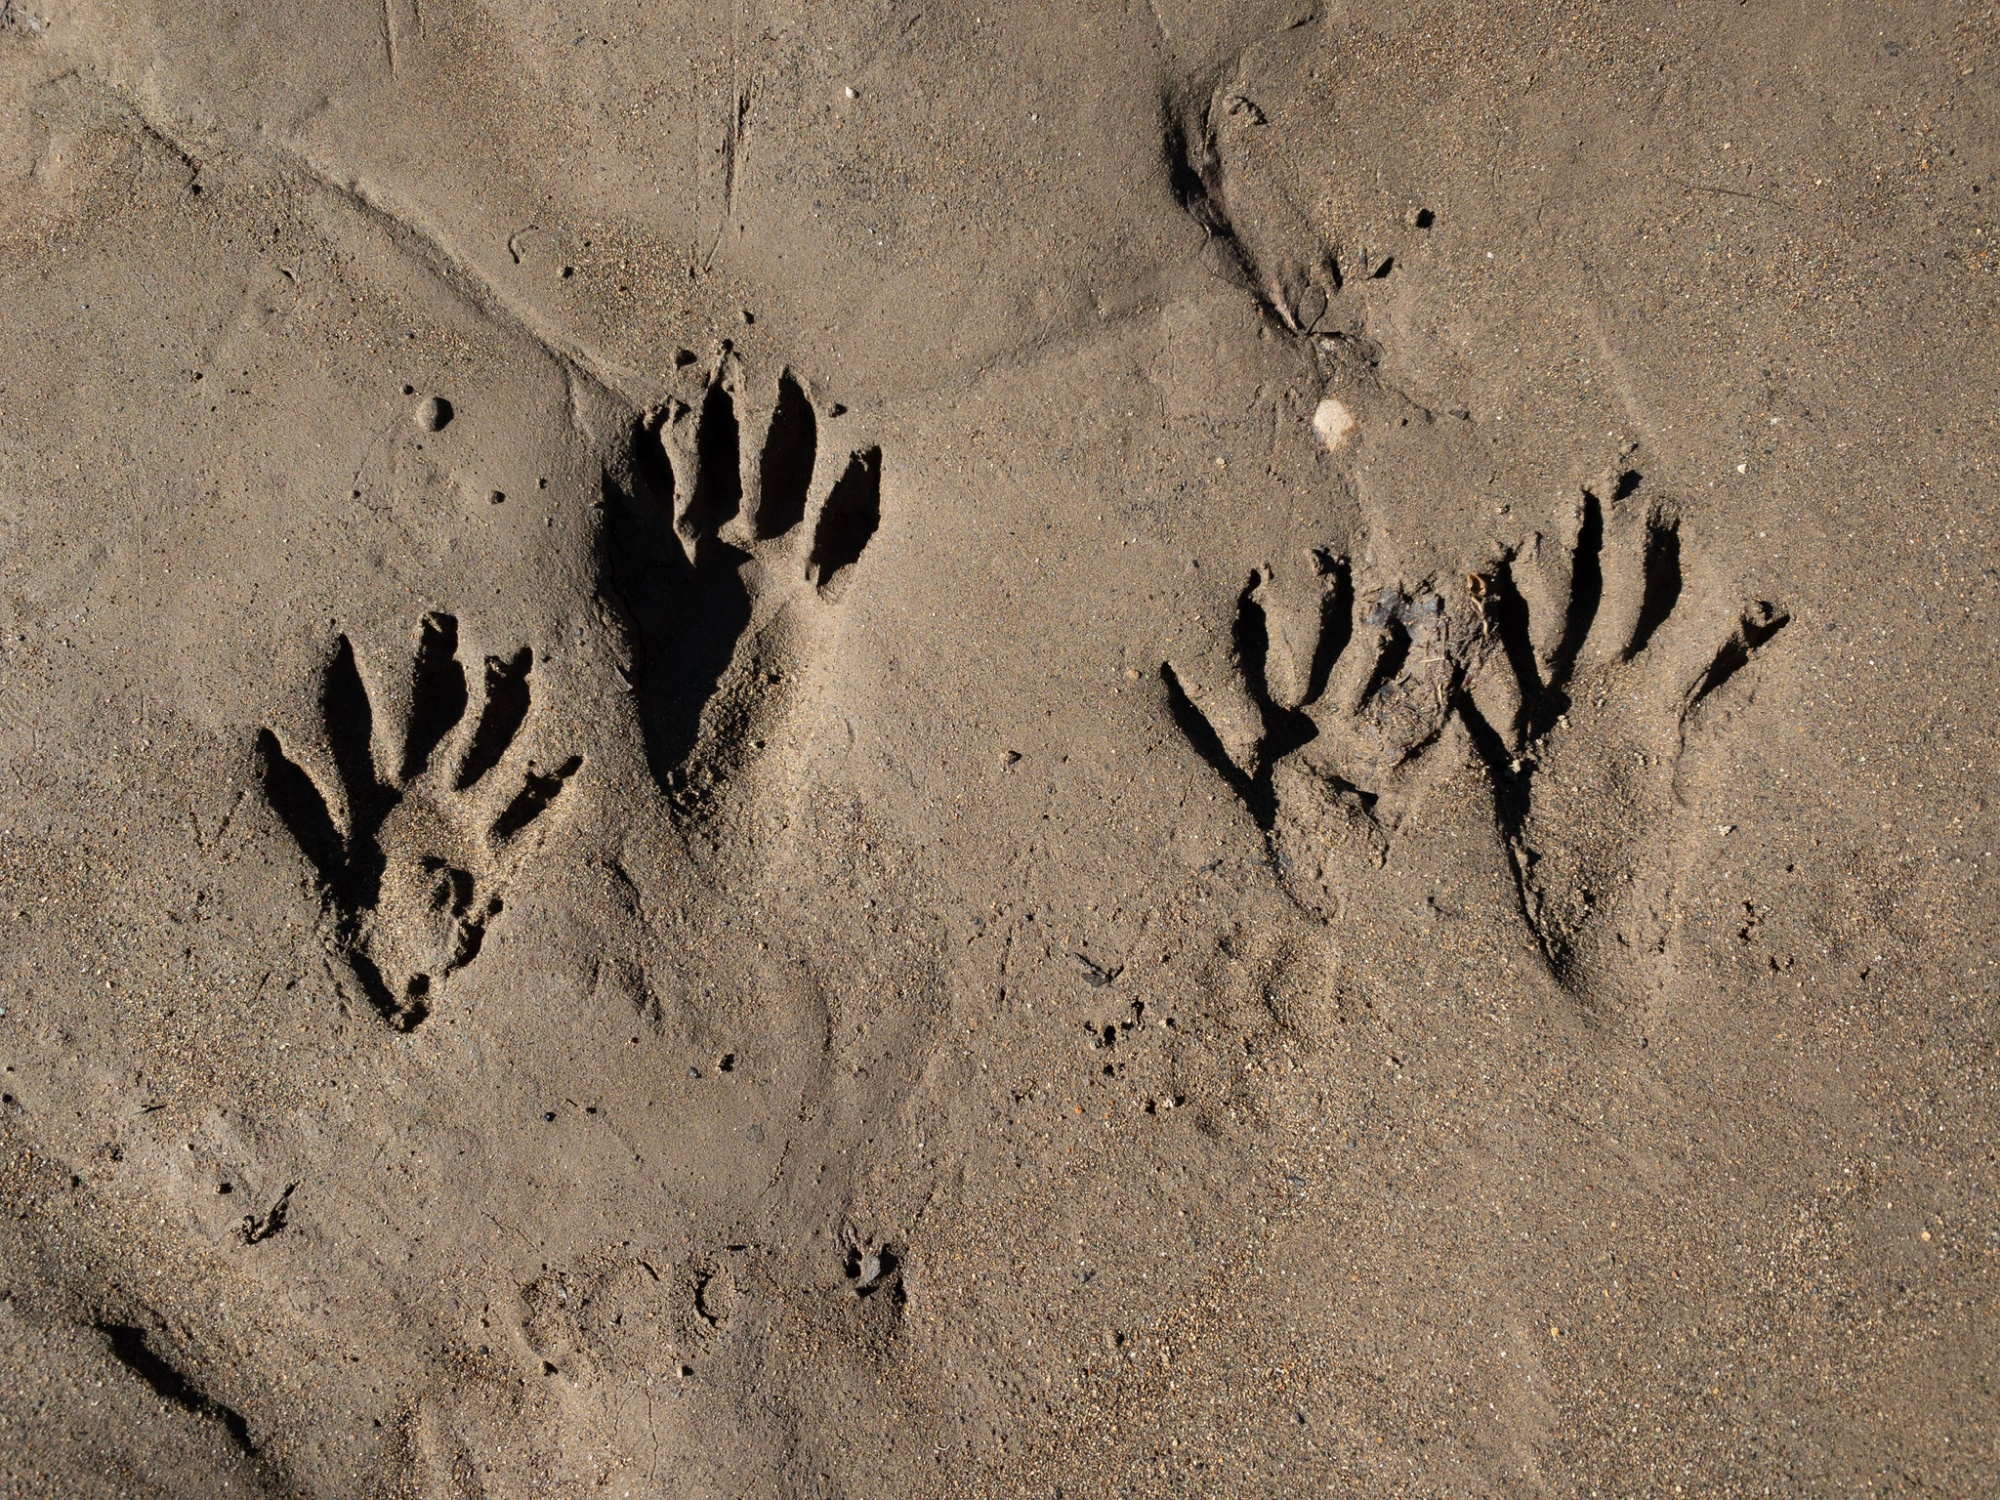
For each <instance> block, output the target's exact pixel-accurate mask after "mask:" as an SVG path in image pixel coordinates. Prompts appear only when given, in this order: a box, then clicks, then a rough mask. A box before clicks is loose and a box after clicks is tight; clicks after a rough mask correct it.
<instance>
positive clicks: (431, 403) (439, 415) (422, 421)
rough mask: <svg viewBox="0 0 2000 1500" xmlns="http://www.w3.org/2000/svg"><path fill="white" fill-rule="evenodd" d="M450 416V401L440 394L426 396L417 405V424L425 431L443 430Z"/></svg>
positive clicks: (449, 420)
mask: <svg viewBox="0 0 2000 1500" xmlns="http://www.w3.org/2000/svg"><path fill="white" fill-rule="evenodd" d="M451 418H452V410H451V403H450V402H449V401H447V400H445V399H444V397H442V396H426V397H425V398H424V399H423V401H422V402H421V403H420V404H419V405H418V407H417V425H418V426H419V427H421V428H423V430H424V431H425V432H442V431H444V429H445V427H446V426H447V425H449V423H450V422H451Z"/></svg>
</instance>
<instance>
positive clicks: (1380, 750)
mask: <svg viewBox="0 0 2000 1500" xmlns="http://www.w3.org/2000/svg"><path fill="white" fill-rule="evenodd" d="M1639 485H1640V479H1639V476H1638V475H1637V474H1636V473H1632V472H1627V473H1625V474H1623V475H1621V476H1620V477H1619V478H1618V480H1617V482H1616V484H1615V486H1611V487H1607V489H1608V491H1609V493H1610V494H1611V499H1610V500H1609V501H1608V502H1607V501H1603V500H1600V499H1599V497H1598V495H1597V494H1596V493H1595V492H1592V491H1585V492H1583V493H1582V495H1581V496H1580V498H1579V500H1578V502H1577V504H1576V506H1575V507H1574V509H1573V511H1572V512H1571V513H1570V514H1569V515H1568V516H1567V517H1565V518H1564V522H1563V525H1562V526H1561V527H1559V528H1557V534H1556V535H1555V536H1554V537H1544V536H1542V535H1540V534H1535V535H1532V536H1530V537H1529V538H1528V539H1527V540H1526V541H1525V542H1523V543H1522V544H1521V545H1520V546H1518V547H1515V548H1513V549H1512V550H1510V551H1509V552H1507V553H1506V554H1505V555H1503V556H1500V557H1496V558H1491V559H1488V560H1487V561H1485V562H1483V563H1481V564H1479V565H1477V566H1476V567H1474V568H1471V569H1468V570H1466V571H1465V572H1464V573H1462V574H1461V575H1460V576H1458V577H1456V578H1447V579H1442V580H1441V579H1438V578H1427V579H1424V580H1421V581H1418V582H1416V583H1414V584H1409V583H1403V582H1388V581H1384V582H1379V583H1376V584H1374V585H1372V586H1370V587H1367V588H1364V589H1361V590H1358V591H1357V590H1356V589H1355V587H1354V585H1353V580H1352V575H1351V569H1350V565H1349V564H1348V563H1347V561H1346V560H1344V559H1341V558H1339V557H1336V556H1334V555H1332V554H1331V553H1329V552H1318V553H1315V554H1313V561H1312V566H1311V568H1310V569H1309V570H1308V569H1300V570H1297V571H1296V572H1295V573H1292V574H1290V575H1282V576H1281V575H1280V574H1279V573H1278V572H1277V570H1275V569H1272V568H1270V567H1264V568H1260V569H1259V570H1258V571H1257V572H1256V573H1255V574H1253V575H1252V577H1251V578H1250V580H1249V582H1248V584H1247V586H1246V587H1245V589H1244V591H1243V594H1242V596H1241V599H1240V601H1239V605H1238V612H1237V620H1236V625H1235V632H1234V638H1233V642H1232V644H1231V648H1230V651H1229V653H1228V661H1229V668H1228V670H1227V671H1225V672H1223V673H1221V674H1219V675H1215V676H1214V678H1213V680H1210V681H1200V682H1198V681H1193V680H1189V679H1188V678H1186V677H1184V675H1183V674H1182V673H1181V672H1179V671H1177V670H1176V669H1175V667H1174V666H1173V664H1172V663H1170V662H1169V663H1165V664H1163V665H1162V668H1161V675H1162V678H1163V680H1164V682H1165V686H1166V690H1167V701H1168V708H1169V710H1170V712H1171V713H1172V714H1173V716H1174V718H1175V721H1176V722H1177V723H1178V724H1179V725H1180V727H1181V728H1182V730H1183V732H1184V733H1185V734H1186V735H1187V737H1188V739H1189V741H1190V743H1191V744H1192V745H1193V746H1194V748H1195V749H1196V750H1197V751H1198V752H1199V753H1201V754H1202V755H1203V757H1204V758H1205V759H1207V760H1208V761H1209V763H1210V764H1211V765H1213V766H1214V767H1215V768H1216V770H1217V771H1218V772H1219V773H1220V774H1221V775H1222V776H1223V777H1224V778H1225V779H1226V780H1227V781H1228V782H1229V783H1230V785H1231V786H1232V787H1233V788H1235V790H1236V791H1237V793H1238V795H1239V796H1241V798H1242V799H1243V801H1244V803H1245V805H1246V807H1247V808H1248V810H1249V811H1250V813H1251V814H1252V816H1253V817H1254V818H1255V820H1256V822H1257V824H1258V826H1259V827H1260V828H1261V829H1262V830H1264V833H1265V836H1266V838H1267V839H1268V840H1269V842H1270V844H1271V848H1272V853H1273V855H1274V857H1275V859H1276V861H1277V863H1278V866H1279V869H1280V870H1281V872H1282V874H1283V877H1284V879H1285V882H1286V885H1287V888H1288V889H1290V890H1291V891H1292V893H1293V894H1294V896H1295V897H1297V898H1298V899H1300V901H1301V902H1302V904H1305V905H1306V906H1308V907H1309V908H1311V909H1313V910H1315V911H1316V912H1318V913H1319V914H1320V915H1322V916H1329V915H1331V914H1332V913H1333V911H1334V910H1335V909H1336V908H1337V906H1338V904H1339V902H1338V896H1337V894H1336V892H1335V889H1334V887H1335V886H1337V885H1338V883H1339V877H1338V867H1339V866H1340V864H1341V862H1342V861H1344V860H1347V859H1349V858H1352V857H1354V856H1355V855H1356V854H1359V855H1360V856H1361V857H1362V858H1363V860H1364V862H1365V863H1368V864H1373V865H1376V866H1379V865H1381V864H1382V863H1383V861H1384V860H1385V859H1386V857H1387V855H1388V852H1389V850H1390V846H1391V840H1392V838H1393V836H1394V835H1395V833H1396V832H1397V829H1398V827H1399V825H1400V823H1401V821H1402V818H1403V815H1404V813H1405V812H1406V811H1407V809H1408V808H1409V806H1410V805H1411V803H1412V800H1413V798H1415V797H1416V796H1417V795H1418V794H1419V793H1420V792H1421V791H1422V790H1423V789H1424V788H1425V787H1426V786H1427V785H1428V784H1429V783H1430V780H1431V779H1432V778H1433V777H1434V776H1435V775H1436V774H1437V772H1438V771H1439V770H1440V768H1441V764H1442V763H1445V762H1448V761H1450V760H1451V758H1452V757H1451V754H1450V753H1449V752H1448V751H1446V750H1445V747H1447V746H1455V747H1460V748H1459V755H1458V758H1459V760H1460V761H1461V762H1462V761H1463V760H1464V759H1466V758H1470V759H1471V760H1472V761H1473V762H1474V763H1475V764H1476V765H1477V767H1478V768H1479V770H1480V772H1481V774H1482V775H1483V777H1484V780H1485V782H1486V786H1487V788H1488V791H1489V793H1490V796H1491V802H1492V810H1493V819H1494V826H1495V829H1496V831H1497V832H1498V834H1499V835H1500V837H1501V839H1502V841H1503V842H1504V844H1505V846H1506V849H1507V854H1508V861H1509V864H1510V866H1511V869H1512V871H1513V874H1514V883H1515V896H1516V899H1517V900H1518V902H1519V905H1520V910H1521V915H1522V917H1523V919H1524V920H1525V921H1527V922H1528V924H1529V925H1530V927H1531V928H1532V929H1533V931H1534V934H1535V937H1536V941H1537V943H1538V945H1539V946H1540V948H1541V950H1542V952H1543V954H1544V956H1545V957H1546V958H1547V960H1548V962H1549V964H1550V966H1551V968H1552V969H1553V970H1554V972H1555V973H1556V974H1557V976H1558V977H1559V978H1564V979H1569V978H1572V977H1577V976H1578V975H1579V966H1580V962H1581V958H1582V949H1583V944H1582V941H1581V939H1582V936H1583V933H1584V929H1585V926H1586V924H1587V923H1589V922H1590V921H1591V918H1592V915H1593V913H1594V912H1595V911H1596V910H1598V909H1599V908H1601V907H1603V906H1605V905H1606V904H1608V901H1609V898H1611V897H1612V896H1614V895H1615V894H1616V893H1617V891H1618V890H1619V889H1620V888H1621V887H1622V886H1623V885H1626V884H1629V883H1630V872H1631V867H1632V864H1633V851H1634V850H1635V849H1636V848H1637V847H1638V846H1639V844H1640V843H1641V842H1643V841H1644V839H1645V838H1647V837H1648V836H1649V833H1650V831H1651V830H1652V829H1653V828H1655V827H1656V826H1657V824H1658V823H1659V821H1660V820H1661V819H1662V818H1663V817H1665V816H1667V815H1668V814H1669V813H1670V811H1671V809H1672V807H1673V806H1674V805H1675V803H1676V802H1677V800H1678V797H1679V795H1680V794H1679V789H1678V782H1677V779H1676V778H1677V772H1678V767H1679V764H1680V761H1681V757H1682V753H1683V751H1684V750H1685V749H1686V748H1687V746H1688V743H1689V739H1690V736H1691V735H1692V734H1694V733H1696V732H1698V731H1699V730H1701V729H1702V728H1703V727H1704V726H1705V724H1706V721H1707V719H1708V717H1709V713H1710V709H1711V706H1712V705H1713V704H1714V703H1715V702H1716V701H1717V695H1718V694H1719V693H1720V691H1721V690H1722V689H1723V688H1724V687H1725V685H1727V684H1729V683H1731V682H1732V680H1733V679H1735V678H1736V677H1737V675H1738V673H1739V672H1741V671H1742V670H1743V669H1744V668H1745V667H1747V666H1748V665H1749V664H1750V663H1751V662H1752V661H1753V660H1754V659H1755V658H1756V657H1757V655H1758V654H1759V652H1760V650H1761V649H1762V648H1763V647H1764V646H1765V644H1766V643H1767V642H1769V641H1770V639H1771V638H1772V637H1773V636H1774V635H1776V634H1777V632H1778V631H1779V630H1781V629H1782V628H1783V627H1784V625H1785V623H1786V620H1787V616H1786V615H1785V613H1784V611H1783V610H1781V609H1779V608H1777V607H1776V606H1775V605H1772V604H1770V603H1768V602H1765V601H1754V602H1752V603H1750V604H1748V605H1746V606H1744V607H1742V608H1741V609H1739V610H1738V611H1737V612H1736V613H1735V616H1734V618H1733V619H1729V620H1728V621H1727V623H1726V624H1722V625H1720V626H1718V625H1716V624H1715V623H1713V622H1714V612H1712V611H1711V612H1708V613H1706V614H1705V615H1704V614H1703V613H1702V612H1699V611H1690V610H1689V609H1688V608H1686V600H1685V599H1684V597H1683V596H1684V594H1685V593H1686V592H1687V591H1688V589H1687V580H1686V579H1685V577H1684V575H1683V570H1682V561H1681V538H1680V522H1679V518H1678V514H1677V512H1676V509H1675V507H1674V506H1673V505H1672V504H1671V503H1670V502H1665V501H1652V502H1648V501H1645V500H1643V499H1641V498H1636V491H1637V490H1638V488H1639ZM1710 597H1711V598H1712V595H1711V596H1710ZM1551 773H1552V774H1551Z"/></svg>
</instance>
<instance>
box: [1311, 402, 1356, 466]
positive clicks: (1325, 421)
mask: <svg viewBox="0 0 2000 1500" xmlns="http://www.w3.org/2000/svg"><path fill="white" fill-rule="evenodd" d="M1360 425H1361V424H1360V423H1358V422H1356V421H1355V420H1354V413H1353V412H1351V411H1349V410H1348V409H1347V408H1346V407H1345V406H1343V405H1342V404H1341V403H1340V402H1338V401H1336V400H1335V399H1334V398H1333V397H1331V396H1328V397H1327V398H1326V399H1325V400H1323V401H1321V402H1320V404H1319V405H1318V406H1317V407H1316V408H1315V409H1314V410H1313V431H1314V432H1316V433H1318V434H1319V440H1320V441H1321V442H1322V443H1324V444H1326V451H1327V452H1329V453H1338V452H1339V451H1340V450H1341V449H1342V448H1344V447H1346V446H1347V444H1348V442H1349V441H1350V440H1351V439H1352V438H1353V437H1354V430H1355V429H1356V428H1357V427H1359V426H1360Z"/></svg>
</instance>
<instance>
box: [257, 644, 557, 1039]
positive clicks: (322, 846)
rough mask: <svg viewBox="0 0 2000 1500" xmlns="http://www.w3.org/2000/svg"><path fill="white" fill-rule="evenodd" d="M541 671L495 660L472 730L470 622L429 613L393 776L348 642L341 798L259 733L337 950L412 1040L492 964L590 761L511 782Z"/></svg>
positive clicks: (513, 660) (273, 786)
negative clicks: (507, 895)
mask: <svg viewBox="0 0 2000 1500" xmlns="http://www.w3.org/2000/svg"><path fill="white" fill-rule="evenodd" d="M533 665H534V657H533V653H532V652H530V651H529V650H528V648H527V647H525V646H524V647H522V648H521V649H520V650H519V651H517V652H515V653H514V654H513V655H512V656H509V657H497V656H490V657H488V658H487V659H486V671H485V682H484V695H485V701H484V703H483V705H482V706H481V708H480V711H479V716H478V718H477V720H476V721H475V722H473V723H472V724H471V725H470V726H468V725H467V724H466V722H465V717H466V710H467V707H468V703H469V695H468V693H467V689H466V680H465V669H464V668H463V667H462V666H461V665H460V664H459V660H458V622H457V621H456V620H455V619H453V618H452V617H451V616H450V615H446V614H433V615H430V616H428V617H426V618H425V620H424V621H423V624H422V626H421V628H420V630H419V632H418V638H417V649H416V665H415V671H414V673H413V676H412V682H411V695H410V696H411V702H410V713H409V721H408V723H407V724H406V725H405V726H404V732H403V735H402V739H401V743H400V744H399V745H398V746H397V747H396V748H395V753H394V755H393V756H392V757H391V758H390V759H389V761H388V762H387V764H388V765H389V766H391V767H393V769H392V770H391V773H390V774H389V775H387V776H386V777H385V776H384V775H383V774H382V770H383V766H384V762H383V760H382V759H381V758H380V757H379V756H378V754H377V745H376V734H375V719H374V710H373V707H372V705H371V702H370V698H369V693H368V689H367V687H366V685H365V684H364V682H363V681H362V677H361V671H360V668H359V666H358V665H357V663H356V661H355V656H354V648H353V646H352V645H351V644H350V643H349V641H348V639H347V637H346V636H342V637H340V639H339V641H338V642H337V643H336V645H335V647H334V652H333V656H332V659H331V660H330V661H329V662H328V664H327V668H326V675H325V678H324V680H323V681H322V684H321V691H320V705H321V713H322V718H323V721H324V729H325V736H326V738H325V746H324V748H325V750H326V752H327V754H328V757H329V759H330V761H331V764H332V766H333V769H334V772H335V775H336V782H335V785H334V787H333V789H332V790H331V791H330V792H329V791H328V790H327V789H326V788H324V787H323V786H322V785H321V783H320V781H319V780H317V779H316V778H315V777H314V776H313V775H312V774H311V773H310V772H308V771H307V770H306V769H305V768H304V767H303V766H301V765H300V764H299V763H298V761H296V760H294V759H293V758H292V757H291V756H290V755H289V754H287V753H286V750H285V747H284V745H283V743H282V742H281V741H280V740H279V738H278V736H277V734H276V733H275V732H274V731H272V730H270V729H268V728H267V729H263V730H260V731H259V733H258V736H257V752H258V760H259V762H260V766H261V771H262V775H263V780H264V789H265V794H266V795H267V796H268V797H269V799H270V802H271V806H272V807H273V809H275V810H276V812H277V813H278V816H279V817H280V818H281V819H282V820H283V821H284V823H285V826H286V827H287V828H288V829H290V830H291V833H292V836H293V837H294V838H295V839H297V840H298V844H299V847H300V849H301V850H303V851H304V853H305V855H306V858H307V859H308V860H309V861H310V862H311V864H312V867H313V870H314V872H315V874H316V876H317V878H318V882H319V887H320V890H321V893H322V895H323V897H324V899H325V901H326V903H327V906H328V909H329V911H330V912H331V914H332V917H333V932H332V940H333V945H334V948H335V950H336V952H337V954H338V955H339V957H340V958H341V960H342V961H343V962H344V963H345V965H346V967H347V968H348V970H349V971H350V972H351V974H352V975H353V977H354V981H355V983H356V984H357V985H358V986H359V987H360V989H361V992H362V994H363V995H364V996H366V998H367V1000H368V1002H369V1004H370V1005H371V1006H372V1007H373V1008H374V1009H375V1011H376V1012H377V1013H378V1014H379V1015H380V1016H381V1017H382V1019H383V1020H384V1021H386V1022H388V1023H389V1024H390V1025H391V1026H393V1027H395V1028H396V1029H397V1030H399V1031H408V1030H410V1029H412V1028H413V1027H415V1026H417V1025H418V1024H420V1023H421V1022H422V1021H423V1020H424V1018H425V1017H426V1016H428V1015H429V1014H430V1012H431V1009H432V1007H433V1006H434V1005H435V1004H436V1002H437V997H438V994H439V992H440V990H441V989H442V987H443V985H444V983H445V981H446V980H447V979H448V978H450V976H451V975H452V974H454V973H456V972H457V971H459V970H460V969H463V968H465V967H466V966H467V965H469V964H470V963H472V961H473V960H474V959H476V958H477V957H478V956H479V950H480V946H481V944H482V943H483V942H484V941H485V936H486V929H487V926H488V924H489V923H491V922H492V920H493V918H494V917H496V916H498V915H499V913H500V910H501V905H502V896H503V892H504V889H505V887H506V884H507V882H508V880H509V878H510V877H511V876H512V874H513V873H514V870H515V868H516V866H517V865H518V863H519V861H520V859H521V857H522V855H523V854H524V852H525V844H524V838H525V835H526V834H527V833H528V831H529V830H530V829H531V828H532V827H534V825H535V824H536V823H537V821H538V820H539V819H540V818H541V816H542V814H543V813H545V812H546V811H547V810H548V808H549V806H550V804H552V803H553V802H554V801H555V800H556V798H557V797H559V796H560V795H561V794H562V791H563V789H564V787H565V786H567V785H568V783H569V780H570V778H571V777H572V776H574V775H575V774H576V772H577V770H578V769H579V768H580V767H581V766H582V764H583V760H582V757H580V756H571V757H569V758H568V759H567V760H564V761H563V762H561V763H560V764H559V765H557V766H555V767H554V768H553V769H552V770H548V771H538V770H536V769H535V767H534V766H533V765H532V764H529V765H527V766H526V767H524V768H523V769H521V770H520V771H519V772H518V773H517V774H518V781H516V780H515V778H514V777H513V776H506V777H503V776H501V775H498V774H496V773H497V772H498V771H499V768H500V766H501V763H502V762H503V761H504V760H506V759H507V757H508V755H509V753H510V751H511V750H512V748H513V745H514V742H515V740H516V738H517V737H518V736H519V734H520V731H521V726H522V725H523V723H524V722H525V721H526V719H527V717H528V709H529V702H530V694H529V681H528V679H529V674H530V672H531V670H532V668H533ZM507 786H511V787H513V788H514V789H513V790H512V791H511V793H510V792H507V791H505V790H503V788H504V787H507Z"/></svg>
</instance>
